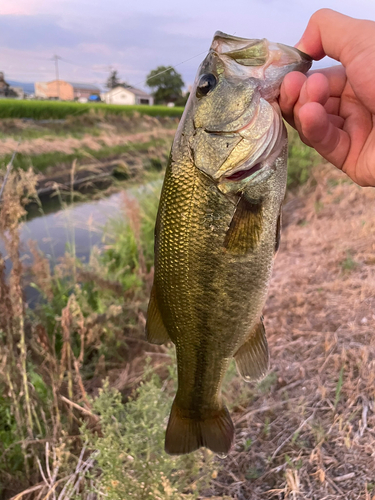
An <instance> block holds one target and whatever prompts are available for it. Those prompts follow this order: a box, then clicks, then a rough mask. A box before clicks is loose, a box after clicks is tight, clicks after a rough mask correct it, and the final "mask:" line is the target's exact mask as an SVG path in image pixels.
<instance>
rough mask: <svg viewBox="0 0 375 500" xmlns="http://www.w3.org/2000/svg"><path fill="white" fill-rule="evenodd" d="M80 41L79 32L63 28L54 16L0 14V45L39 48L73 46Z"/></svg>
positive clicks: (26, 48)
mask: <svg viewBox="0 0 375 500" xmlns="http://www.w3.org/2000/svg"><path fill="white" fill-rule="evenodd" d="M79 42H80V37H79V33H76V32H72V31H70V30H67V29H66V28H62V27H61V26H59V23H58V20H57V19H55V18H53V17H52V16H44V15H20V16H16V15H8V16H0V47H11V48H13V49H21V50H22V49H23V50H30V49H33V50H38V49H44V48H46V47H48V48H50V49H51V48H52V49H53V48H54V47H72V46H74V45H77V44H78V43H79Z"/></svg>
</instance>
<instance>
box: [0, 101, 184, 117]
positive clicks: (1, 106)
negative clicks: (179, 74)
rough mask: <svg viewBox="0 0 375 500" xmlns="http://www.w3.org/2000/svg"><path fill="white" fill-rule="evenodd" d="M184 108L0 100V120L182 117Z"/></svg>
mask: <svg viewBox="0 0 375 500" xmlns="http://www.w3.org/2000/svg"><path fill="white" fill-rule="evenodd" d="M183 110H184V108H182V107H174V108H169V107H167V106H119V105H115V104H102V103H93V104H82V103H79V102H61V101H19V100H17V99H0V118H31V119H34V120H49V119H63V118H66V117H68V116H76V115H84V114H87V113H95V114H96V113H98V114H100V113H103V114H105V115H132V114H134V113H140V114H143V115H149V116H160V117H162V116H176V117H180V116H181V115H182V112H183Z"/></svg>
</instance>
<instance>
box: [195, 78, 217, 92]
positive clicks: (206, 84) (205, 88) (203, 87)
mask: <svg viewBox="0 0 375 500" xmlns="http://www.w3.org/2000/svg"><path fill="white" fill-rule="evenodd" d="M216 84H217V80H216V76H215V75H213V74H212V73H206V74H205V75H202V76H201V77H200V79H199V82H198V87H197V93H196V95H197V97H203V96H204V95H207V94H208V93H209V92H210V90H212V89H214V88H215V87H216Z"/></svg>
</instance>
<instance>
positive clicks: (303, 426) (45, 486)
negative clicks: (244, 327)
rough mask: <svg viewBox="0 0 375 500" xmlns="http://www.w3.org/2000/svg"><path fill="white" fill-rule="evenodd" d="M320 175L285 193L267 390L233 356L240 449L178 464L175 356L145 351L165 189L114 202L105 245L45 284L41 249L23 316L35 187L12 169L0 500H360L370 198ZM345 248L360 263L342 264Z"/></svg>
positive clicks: (0, 374)
mask: <svg viewBox="0 0 375 500" xmlns="http://www.w3.org/2000/svg"><path fill="white" fill-rule="evenodd" d="M302 148H303V147H302V146H301V149H302ZM301 154H302V153H301V152H300V151H299V150H298V151H297V156H296V158H297V159H298V158H299V157H301ZM155 155H156V153H155ZM302 156H303V155H302ZM163 162H164V160H162V159H158V157H157V155H156V156H153V157H152V160H150V164H151V163H152V164H154V166H156V167H158V168H160V166H161V164H162V163H163ZM306 168H307V167H306ZM330 169H331V170H328V167H325V168H318V169H314V170H313V169H311V171H310V178H311V177H312V178H313V180H314V183H313V182H309V183H308V188H307V187H305V186H302V187H301V186H300V188H299V189H300V191H298V188H297V187H296V186H297V184H298V182H300V180H301V177H298V179H299V180H298V182H297V184H294V186H295V188H294V191H293V194H291V193H289V197H292V201H293V200H294V201H295V202H296V203H289V202H288V204H287V205H286V206H285V210H284V220H286V221H287V223H286V224H285V228H284V231H283V235H282V243H281V247H280V250H279V254H278V257H277V259H276V261H275V271H274V275H273V279H272V282H271V288H270V293H269V299H268V302H267V305H266V308H265V311H264V316H265V328H266V331H267V338H268V343H269V347H270V353H271V368H270V372H269V374H268V376H267V377H266V378H265V379H264V380H263V381H262V382H260V383H258V384H245V383H244V382H243V381H242V380H241V379H240V378H239V377H238V375H237V373H236V369H235V364H234V363H231V366H230V368H229V370H228V373H227V374H226V377H225V382H224V398H225V400H226V402H227V403H228V407H229V408H230V411H231V414H232V416H233V420H234V423H235V426H236V442H235V446H234V448H233V450H232V451H231V453H230V454H229V455H228V457H227V458H226V459H224V460H222V461H219V460H218V459H217V458H215V457H213V456H212V454H210V453H209V452H207V451H204V450H203V451H199V452H197V453H195V454H193V455H191V456H188V457H180V458H173V457H169V456H167V455H165V453H164V452H163V439H164V431H165V426H166V419H167V415H168V412H169V409H170V405H171V401H172V395H173V394H174V392H175V385H176V368H175V358H174V354H173V350H171V349H169V348H166V347H160V346H152V345H149V344H146V343H145V341H144V324H145V316H146V310H147V301H148V296H149V292H150V286H151V282H152V272H153V269H152V261H153V227H154V221H155V216H156V210H157V204H158V197H159V192H160V183H157V182H156V183H155V184H153V185H151V186H149V187H148V188H145V189H143V190H140V191H138V192H136V191H134V192H133V193H131V194H128V195H127V196H126V197H124V198H123V201H122V206H121V210H120V213H119V214H117V216H116V217H115V218H114V219H113V220H112V221H111V222H110V223H109V224H108V226H107V228H106V230H105V232H104V248H103V251H102V252H99V251H97V250H95V249H93V251H92V254H91V257H90V261H89V263H88V264H83V263H82V262H80V261H79V260H78V259H77V258H76V256H75V255H74V244H72V245H71V249H72V250H71V252H70V253H67V254H66V256H65V257H64V258H63V259H62V260H61V261H60V262H59V263H58V264H57V265H56V266H55V268H54V270H53V271H54V273H53V274H52V273H51V267H50V261H49V260H48V259H47V258H46V257H45V256H44V255H42V254H41V253H40V252H39V251H38V248H37V245H34V246H33V248H32V254H33V257H34V261H33V263H32V266H31V269H29V276H31V280H32V282H33V285H34V286H35V287H36V288H37V289H38V290H39V291H40V296H41V299H40V301H39V304H38V306H37V307H36V309H35V310H34V311H30V310H29V309H28V308H27V306H26V304H25V303H24V297H23V293H22V288H23V285H24V284H25V277H26V273H25V270H24V268H23V265H24V263H23V262H22V261H21V259H20V255H19V250H20V248H19V224H20V223H21V221H22V220H23V219H24V218H25V216H26V212H25V204H26V202H27V201H28V199H30V198H35V182H36V179H35V175H34V174H33V173H32V172H31V171H24V170H22V169H19V170H15V171H13V173H12V175H11V177H10V179H9V182H8V183H7V185H6V189H5V192H4V198H3V203H2V207H1V208H2V209H1V211H0V233H1V235H2V238H3V239H4V240H5V244H6V249H7V254H8V258H9V260H11V261H12V264H13V270H12V273H11V275H10V276H9V278H6V277H5V274H4V272H3V271H4V264H5V263H4V261H3V260H0V271H1V272H0V297H1V300H0V367H1V370H0V498H1V500H5V499H10V498H12V497H14V496H15V495H16V494H17V493H20V495H21V496H20V497H19V498H20V499H25V500H26V499H27V500H28V499H30V500H31V499H33V500H34V499H36V498H38V497H39V498H47V497H48V498H53V494H54V493H53V491H54V492H55V493H56V498H60V499H61V500H73V499H74V498H78V497H79V498H81V499H82V500H93V499H98V498H101V497H103V498H104V497H106V498H109V499H110V500H111V499H113V500H117V499H123V498H127V496H128V495H129V492H131V494H132V495H131V497H130V498H132V497H135V496H137V497H139V498H141V499H142V498H143V499H146V498H155V499H158V498H160V499H164V498H167V499H168V498H169V499H173V500H187V499H194V498H198V497H200V498H210V497H216V498H223V499H224V498H226V499H230V498H233V499H235V498H251V499H252V500H264V499H265V498H269V499H270V500H279V499H282V498H284V499H293V500H294V499H295V500H302V499H303V498H325V497H327V498H331V499H333V500H335V499H337V500H338V499H341V498H347V499H348V500H354V499H357V498H367V496H366V495H369V494H370V492H371V493H372V492H373V488H374V485H373V478H374V477H375V469H374V466H373V462H372V461H371V460H370V458H369V457H370V456H371V453H372V451H373V448H374V446H375V442H374V436H373V434H374V429H375V414H374V411H373V407H374V383H375V351H374V342H373V334H372V332H373V329H374V327H375V317H374V315H373V311H374V309H375V302H374V299H373V286H372V283H373V282H374V279H375V266H374V265H373V263H372V264H371V263H370V264H368V265H367V264H366V262H370V261H371V256H372V255H373V234H372V232H373V231H372V228H373V227H374V225H375V216H374V211H373V205H374V203H375V194H374V193H373V192H372V191H371V190H370V191H369V190H364V191H361V190H360V189H359V188H357V187H356V186H353V185H351V184H349V183H346V182H341V180H342V179H343V174H342V173H340V172H336V171H334V170H333V169H332V167H330ZM292 185H293V183H292ZM333 200H338V201H337V203H333ZM318 201H319V202H320V203H321V204H322V207H324V208H322V209H321V210H316V203H317V202H318ZM296 207H297V208H296ZM318 212H319V213H318ZM343 214H345V217H343ZM300 221H304V222H306V224H305V223H303V224H301V222H300ZM364 221H365V224H363V222H364ZM353 234H355V235H356V238H355V239H353ZM348 248H350V249H351V250H350V254H349V253H347V249H348ZM345 255H346V256H347V257H348V256H352V255H355V259H356V261H355V262H356V263H358V265H354V266H353V265H352V263H351V262H346V263H345V261H344V263H343V257H345ZM343 271H350V272H343ZM48 495H49V496H48Z"/></svg>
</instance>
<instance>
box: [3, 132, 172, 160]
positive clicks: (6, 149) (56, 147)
mask: <svg viewBox="0 0 375 500" xmlns="http://www.w3.org/2000/svg"><path fill="white" fill-rule="evenodd" d="M175 132H176V131H175V130H174V129H172V130H169V129H163V128H154V129H152V130H148V131H145V132H138V133H136V134H123V133H119V132H118V131H116V130H112V129H111V128H110V129H109V130H106V132H104V133H101V134H99V135H97V136H92V135H90V134H85V135H84V136H83V137H82V138H75V137H56V136H46V137H39V138H37V139H30V140H25V141H23V142H22V143H21V145H20V146H19V148H18V151H19V153H21V154H24V155H30V156H34V155H41V154H45V153H54V152H60V153H65V154H73V153H75V151H76V150H79V149H90V150H92V151H99V150H100V149H102V148H103V147H104V146H109V147H112V146H119V145H124V144H130V143H139V144H141V143H144V142H147V141H149V140H150V139H158V138H164V137H173V136H174V134H175ZM17 143H18V141H17V140H16V139H12V138H7V139H3V140H0V156H5V155H10V154H12V153H13V151H14V150H15V147H16V145H17Z"/></svg>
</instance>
